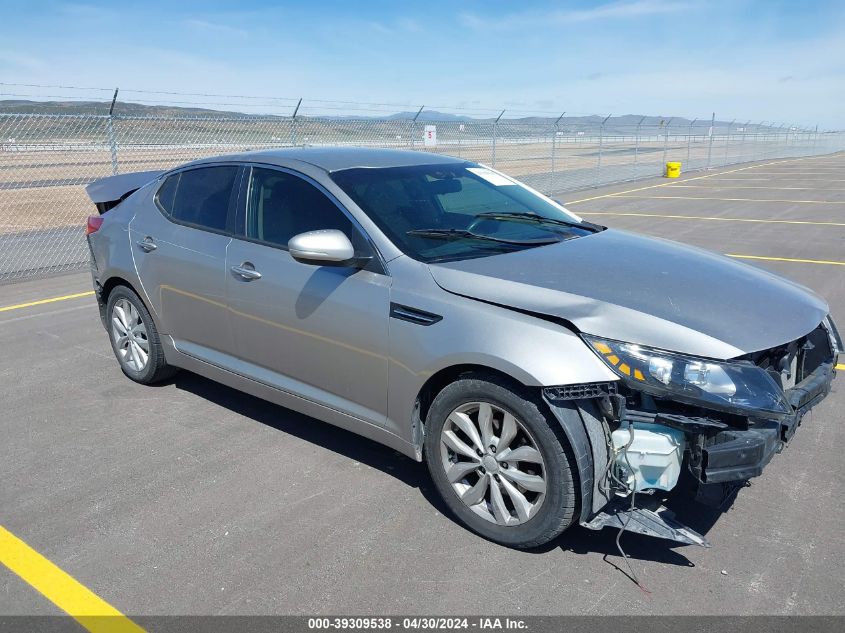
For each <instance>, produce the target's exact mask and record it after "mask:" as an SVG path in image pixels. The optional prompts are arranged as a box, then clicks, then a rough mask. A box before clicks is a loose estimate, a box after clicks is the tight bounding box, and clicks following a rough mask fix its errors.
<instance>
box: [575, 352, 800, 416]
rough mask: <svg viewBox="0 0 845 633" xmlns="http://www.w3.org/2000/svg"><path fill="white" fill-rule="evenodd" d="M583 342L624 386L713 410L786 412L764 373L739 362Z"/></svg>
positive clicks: (777, 390) (780, 395)
mask: <svg viewBox="0 0 845 633" xmlns="http://www.w3.org/2000/svg"><path fill="white" fill-rule="evenodd" d="M584 340H586V341H587V343H588V344H589V345H590V347H592V348H593V350H595V352H596V353H597V354H598V355H599V357H600V358H601V359H602V360H603V361H604V362H605V363H606V364H607V365H608V367H610V369H611V370H613V371H614V372H615V373H616V374H618V375H619V376H620V377H621V378H622V379H623V380H624V381H625V382H626V383H627V384H628V385H629V386H631V387H633V388H634V389H639V390H641V391H646V392H648V393H651V394H653V395H656V396H663V397H667V398H672V399H675V400H679V401H682V402H687V403H690V404H696V405H700V406H704V407H709V408H713V409H722V410H726V411H735V410H736V409H743V410H746V411H747V412H748V413H754V412H758V413H759V412H761V411H766V412H770V413H774V414H778V415H782V414H785V413H790V412H791V410H792V409H791V408H790V406H789V405H788V404H787V402H786V399H785V398H784V395H783V390H782V389H781V388H780V387H779V386H778V385H777V383H776V382H775V381H774V380H773V379H772V377H771V376H769V374H768V373H767V372H766V371H765V370H763V369H761V368H759V367H757V366H756V365H753V364H751V363H745V362H717V361H712V360H707V359H702V358H694V357H690V356H684V355H682V354H676V353H674V352H666V351H663V350H658V349H652V348H649V347H643V346H641V345H634V344H632V343H622V342H620V341H611V340H608V339H601V338H597V337H594V336H586V335H585V336H584Z"/></svg>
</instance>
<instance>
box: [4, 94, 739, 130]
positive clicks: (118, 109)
mask: <svg viewBox="0 0 845 633" xmlns="http://www.w3.org/2000/svg"><path fill="white" fill-rule="evenodd" d="M109 105H110V102H108V101H27V100H18V99H9V100H0V114H26V113H35V114H77V115H80V114H107V113H108V111H109ZM115 114H122V115H128V116H149V117H162V118H172V117H192V116H193V117H221V116H232V117H249V116H260V117H262V118H285V117H284V116H282V115H267V114H249V113H244V112H236V111H231V110H228V111H226V110H212V109H210V108H194V107H176V106H168V105H146V104H142V103H131V102H126V101H118V102H117V104H116V105H115ZM416 114H417V112H416V111H413V112H412V111H405V112H397V113H395V114H381V115H370V116H366V115H321V116H320V118H321V119H330V120H336V121H347V120H354V119H378V120H391V121H395V120H410V119H413V118H414V116H416ZM303 118H307V117H303ZM495 118H496V117H495V116H485V117H473V116H468V115H465V114H452V113H449V112H439V111H437V110H423V111H422V113H421V114H420V116H419V120H420V121H432V122H438V121H442V122H480V121H487V122H489V121H492V120H494V119H495ZM555 118H556V117H554V116H550V117H539V116H525V117H508V116H507V112H506V113H505V118H504V119H502V124H503V125H505V124H507V123H508V122H510V121H514V122H516V121H518V122H519V123H520V124H523V125H530V124H532V123H533V124H536V125H538V126H548V124H549V121H550V120H552V121H553V120H554V119H555ZM603 120H604V117H602V116H599V115H590V116H577V117H564V118H563V119H562V120H561V122H560V126H561V128H572V129H575V128H579V127H586V126H590V127H592V126H595V125H598V124H600V123H601V122H602V121H603ZM670 120H671V126H672V127H673V128H678V127H683V126H685V125H689V124H690V123H691V121H690V119H686V118H683V117H668V116H645V117H644V116H642V115H639V114H623V115H620V116H614V117H611V119H610V120H609V121H608V129H610V128H611V126H612V127H613V128H621V127H625V128H628V127H630V126H635V125H637V124H638V123H640V121H642V126H643V129H646V128H651V129H655V128H658V129H659V128H661V127H663V126H665V125H666V124H667V123H669V122H670ZM709 123H710V121H709V120H708V119H698V120H696V121H695V125H696V126H697V127H698V126H708V125H709ZM728 124H729V122H727V121H716V125H717V126H721V127H723V126H726V125H728Z"/></svg>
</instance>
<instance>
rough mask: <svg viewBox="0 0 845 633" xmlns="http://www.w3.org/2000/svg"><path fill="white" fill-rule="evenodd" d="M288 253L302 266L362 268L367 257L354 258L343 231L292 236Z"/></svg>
mask: <svg viewBox="0 0 845 633" xmlns="http://www.w3.org/2000/svg"><path fill="white" fill-rule="evenodd" d="M288 251H289V252H290V254H291V257H293V258H294V259H295V260H296V261H298V262H301V263H303V264H313V265H316V266H320V265H344V266H358V267H360V266H362V265H363V263H366V261H369V259H370V258H369V257H355V248H354V247H353V246H352V242H350V241H349V238H348V237H346V234H344V233H343V231H338V230H337V229H323V230H320V231H308V232H307V233H299V234H298V235H294V236H293V237H292V238H290V240H289V241H288Z"/></svg>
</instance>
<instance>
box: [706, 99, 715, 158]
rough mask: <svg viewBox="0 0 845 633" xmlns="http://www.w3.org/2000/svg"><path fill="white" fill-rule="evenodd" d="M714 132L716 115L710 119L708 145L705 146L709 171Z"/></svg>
mask: <svg viewBox="0 0 845 633" xmlns="http://www.w3.org/2000/svg"><path fill="white" fill-rule="evenodd" d="M715 131H716V113H715V112H714V113H713V115H712V116H711V117H710V144H709V145H708V146H707V169H710V160H711V158H712V156H713V133H714V132H715Z"/></svg>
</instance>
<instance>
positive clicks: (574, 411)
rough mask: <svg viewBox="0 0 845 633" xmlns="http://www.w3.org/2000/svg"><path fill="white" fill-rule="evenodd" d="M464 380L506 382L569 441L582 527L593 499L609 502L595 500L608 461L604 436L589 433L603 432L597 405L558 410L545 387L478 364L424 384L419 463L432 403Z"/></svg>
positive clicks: (418, 417)
mask: <svg viewBox="0 0 845 633" xmlns="http://www.w3.org/2000/svg"><path fill="white" fill-rule="evenodd" d="M465 376H475V377H479V378H485V377H488V378H489V377H494V378H497V379H499V380H500V381H502V382H504V383H505V385H506V386H507V385H511V386H513V387H514V388H516V389H517V390H519V391H522V392H523V393H528V394H529V395H530V396H531V397H532V399H533V400H534V402H535V403H536V404H537V406H538V407H539V408H540V410H541V411H542V412H543V413H544V414H545V415H546V416H547V417H548V420H549V423H550V424H556V425H558V428H559V429H560V430H561V431H562V432H563V435H564V436H565V438H566V440H567V444H568V447H567V450H568V452H569V456H570V458H571V460H572V465H573V473H572V474H573V477H574V482H573V483H574V485H575V489H576V491H577V492H578V494H577V498H576V507H575V516H576V520H578V522H581V523H583V522H584V521H586V520H587V517H589V516H592V514H594V513H595V511H596V509H597V508H596V506H595V504H594V499H595V501H596V502H599V501H600V505H604V503H606V502H607V500H606V499H604V500H603V501H601V500H599V499H596V497H597V496H598V495H596V491H595V490H594V486H595V484H596V480H597V473H596V468H597V466H596V465H597V464H598V467H599V468H604V464H605V463H606V460H607V453H606V448H605V447H603V445H602V444H601V440H600V439H599V437H600V436H601V435H600V434H601V432H600V431H599V436H598V437H595V436H594V434H593V433H591V432H590V431H591V430H593V429H592V428H591V427H593V426H595V425H598V426H599V428H600V422H598V420H597V419H596V417H593V415H596V416H597V415H598V414H597V411H595V404H594V403H592V402H590V401H584V400H579V401H571V402H568V403H565V404H562V406H556V405H554V404H552V403H551V402H550V401H549V400H548V399H546V398H545V397H544V396H543V391H542V387H539V386H535V385H530V384H525V383H524V382H522V381H520V380H518V379H517V378H515V377H514V376H513V375H511V374H508V373H507V372H505V371H502V370H501V369H496V368H494V367H491V366H488V365H482V364H476V363H463V364H456V365H450V366H449V367H444V368H443V369H440V370H439V371H437V372H435V373H434V374H432V375H431V376H430V377H429V378H428V380H426V381H425V383H424V384H423V386H422V388H421V389H420V391H419V393H418V394H417V399H416V403H415V409H414V412H415V415H414V419H415V425H416V428H417V429H418V433H417V436H416V437H415V438H414V443H415V445H416V446H417V447H418V451H419V453H418V454H419V459H421V458H422V450H423V446H424V435H425V431H424V428H425V422H426V418H427V416H428V412H429V409H430V408H431V403H432V402H433V401H434V398H436V397H437V394H438V393H440V391H442V390H443V389H444V388H445V387H446V386H447V385H449V384H450V383H452V382H454V381H455V380H458V379H459V378H461V377H465ZM591 414H592V415H591ZM585 418H586V419H585ZM590 423H592V424H590ZM602 448H604V451H602Z"/></svg>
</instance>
